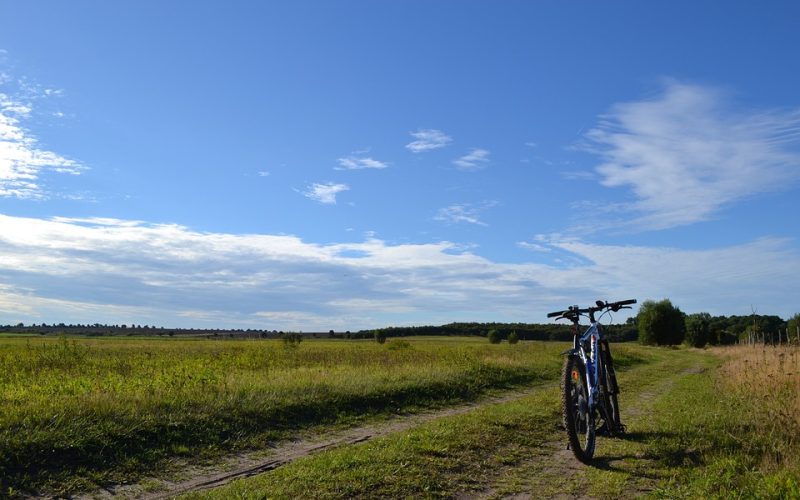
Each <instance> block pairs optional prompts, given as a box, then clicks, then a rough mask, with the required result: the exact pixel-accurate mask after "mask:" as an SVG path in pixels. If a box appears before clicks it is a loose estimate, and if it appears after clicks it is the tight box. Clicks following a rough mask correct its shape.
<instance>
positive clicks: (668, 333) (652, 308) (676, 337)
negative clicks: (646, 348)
mask: <svg viewBox="0 0 800 500" xmlns="http://www.w3.org/2000/svg"><path fill="white" fill-rule="evenodd" d="M636 324H637V325H638V328H639V342H641V343H642V344H648V345H675V344H680V343H681V342H683V337H684V335H685V333H686V325H685V324H684V322H683V313H682V312H681V310H680V309H678V308H677V307H675V306H673V305H672V302H670V300H669V299H664V300H660V301H658V302H656V301H653V300H645V301H644V302H643V303H642V306H641V307H640V308H639V314H638V315H637V317H636Z"/></svg>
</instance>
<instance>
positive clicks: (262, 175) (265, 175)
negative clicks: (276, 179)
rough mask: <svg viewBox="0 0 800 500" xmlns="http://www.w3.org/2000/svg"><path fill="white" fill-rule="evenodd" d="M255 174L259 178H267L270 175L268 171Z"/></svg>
mask: <svg viewBox="0 0 800 500" xmlns="http://www.w3.org/2000/svg"><path fill="white" fill-rule="evenodd" d="M256 173H257V174H258V176H259V177H269V176H270V173H269V171H268V170H259V171H258V172H256Z"/></svg>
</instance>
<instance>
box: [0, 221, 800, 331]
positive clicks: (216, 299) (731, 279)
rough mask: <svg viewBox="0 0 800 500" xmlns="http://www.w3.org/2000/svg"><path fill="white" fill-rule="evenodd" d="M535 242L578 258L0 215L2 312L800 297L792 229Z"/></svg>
mask: <svg viewBox="0 0 800 500" xmlns="http://www.w3.org/2000/svg"><path fill="white" fill-rule="evenodd" d="M531 241H532V242H534V243H537V244H541V245H542V246H546V247H548V248H552V249H554V253H555V251H557V252H558V254H559V255H561V254H564V253H566V254H569V255H573V256H575V259H572V260H570V262H571V263H570V264H568V265H564V264H552V265H550V264H540V263H536V264H534V263H508V262H497V261H492V260H490V259H486V258H484V257H481V256H479V255H476V254H475V253H473V251H472V250H470V249H464V248H463V247H459V246H458V245H455V244H452V243H448V242H436V243H428V244H410V243H407V244H390V243H387V242H384V241H381V240H378V239H376V238H375V237H370V238H368V239H366V240H365V241H363V242H360V243H338V244H336V243H334V244H315V243H310V242H307V241H303V240H301V239H300V238H298V237H295V236H287V235H268V234H261V235H259V234H228V233H207V232H198V231H193V230H191V229H190V228H187V227H185V226H180V225H175V224H149V223H144V222H139V221H131V220H118V219H110V218H104V219H99V218H84V219H74V218H72V219H71V218H59V219H38V218H22V217H12V216H7V215H1V214H0V255H2V256H3V258H2V259H0V311H2V312H3V313H4V316H5V317H6V318H8V319H7V322H8V321H12V322H13V321H25V322H34V321H35V322H37V323H39V322H42V321H46V322H52V321H66V322H79V323H94V322H96V321H99V322H110V323H131V322H136V323H145V322H146V323H156V324H163V325H165V326H170V325H183V326H186V325H190V326H193V325H213V326H236V325H242V326H247V325H250V326H260V327H266V328H277V329H302V330H313V329H317V330H322V331H327V330H328V329H330V328H335V329H340V328H344V327H346V328H347V329H358V328H366V327H377V326H386V325H389V324H408V323H416V324H420V323H423V324H424V323H427V324H430V323H446V322H449V321H458V320H466V321H470V320H475V321H525V322H530V321H546V319H545V317H544V315H545V313H546V312H547V311H549V310H555V309H557V308H561V307H563V306H565V305H569V304H574V303H591V302H592V301H594V300H596V299H608V300H613V299H623V298H629V297H636V298H639V299H646V298H656V299H658V298H662V297H670V298H672V299H673V300H674V302H675V303H677V304H678V305H680V306H681V308H682V309H684V310H686V311H687V312H694V311H702V310H705V311H708V312H711V313H712V314H723V313H724V314H734V313H739V312H740V313H742V314H746V313H749V312H750V304H755V305H757V306H758V305H759V304H766V305H769V306H770V307H771V308H772V309H771V311H770V312H771V313H774V314H779V315H781V316H783V317H787V316H788V315H789V314H793V313H794V312H796V311H795V310H793V309H791V308H793V307H794V306H793V305H791V304H793V303H796V301H792V300H787V297H789V298H790V299H791V298H792V297H797V290H796V285H795V284H796V283H797V281H798V280H800V252H798V249H797V245H796V242H794V241H790V240H784V239H774V238H768V239H760V240H755V241H752V242H749V243H745V244H742V245H738V246H733V247H721V248H710V249H705V250H680V249H674V248H667V247H656V248H648V247H642V246H613V245H597V244H590V243H585V242H582V241H580V240H577V239H565V238H562V237H560V236H557V235H556V236H550V237H536V238H533V239H532V240H531ZM548 255H549V254H548ZM764 283H769V286H766V287H765V286H764ZM754 290H756V291H757V292H754ZM754 293H756V296H754V295H753V294H754ZM781 304H783V306H780V305H781Z"/></svg>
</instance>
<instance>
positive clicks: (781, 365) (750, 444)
mask: <svg viewBox="0 0 800 500" xmlns="http://www.w3.org/2000/svg"><path fill="white" fill-rule="evenodd" d="M718 352H720V353H721V354H722V355H723V356H724V357H725V360H726V362H725V364H724V365H723V366H722V368H721V369H720V379H719V385H720V388H721V389H722V390H723V391H725V392H726V393H728V394H731V395H732V397H733V398H734V400H735V401H736V408H737V409H738V411H739V412H740V413H741V419H742V421H744V422H747V423H748V424H749V426H750V430H751V432H752V434H753V437H752V438H751V439H742V440H741V444H742V446H743V447H745V452H746V453H748V454H752V455H754V456H757V457H759V459H760V461H761V463H760V464H759V465H760V467H761V468H762V469H764V470H768V471H769V470H775V469H780V468H785V467H788V468H789V469H793V470H795V471H797V472H800V348H799V347H797V346H780V347H771V346H737V347H729V348H721V349H718Z"/></svg>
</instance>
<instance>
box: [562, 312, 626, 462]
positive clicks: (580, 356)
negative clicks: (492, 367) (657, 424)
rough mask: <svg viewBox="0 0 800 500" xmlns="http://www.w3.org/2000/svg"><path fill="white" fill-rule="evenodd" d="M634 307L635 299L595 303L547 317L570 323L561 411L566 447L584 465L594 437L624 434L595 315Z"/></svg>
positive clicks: (614, 378) (604, 341)
mask: <svg viewBox="0 0 800 500" xmlns="http://www.w3.org/2000/svg"><path fill="white" fill-rule="evenodd" d="M635 303H636V299H630V300H621V301H619V302H604V301H602V300H598V301H597V302H595V304H596V306H595V307H588V308H585V309H581V308H579V307H578V306H570V307H569V308H568V309H566V310H564V311H555V312H551V313H548V315H547V317H548V318H556V321H557V320H560V319H566V320H569V321H571V322H572V329H573V330H572V331H573V338H572V349H568V350H566V351H564V352H563V353H562V354H564V355H566V356H567V358H566V359H565V360H564V373H563V376H562V393H561V409H562V412H563V415H564V427H565V428H566V430H567V435H568V436H569V445H568V447H569V448H570V449H572V452H573V454H575V458H577V459H578V460H580V461H581V462H584V463H589V461H591V459H592V456H593V455H594V448H595V436H596V434H598V433H601V434H606V435H609V436H612V437H613V436H619V435H621V434H623V433H624V432H625V426H624V425H622V422H621V421H620V417H619V401H618V399H617V394H619V386H618V385H617V376H616V373H615V371H614V361H613V359H612V357H611V349H610V347H609V345H608V340H607V339H606V338H604V336H603V330H602V328H601V325H600V324H599V323H598V321H597V320H595V313H596V312H600V311H603V313H602V314H601V315H600V318H602V316H603V315H605V314H607V313H608V312H610V311H613V312H616V311H619V310H620V309H631V308H630V307H628V306H629V305H630V304H635ZM584 315H585V316H588V317H589V323H590V324H589V327H588V328H587V329H586V331H585V332H583V334H582V335H581V334H580V333H579V322H580V317H581V316H584ZM598 319H599V318H598ZM598 416H599V417H600V418H601V419H602V421H603V424H602V425H600V426H598V425H597V422H598Z"/></svg>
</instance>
